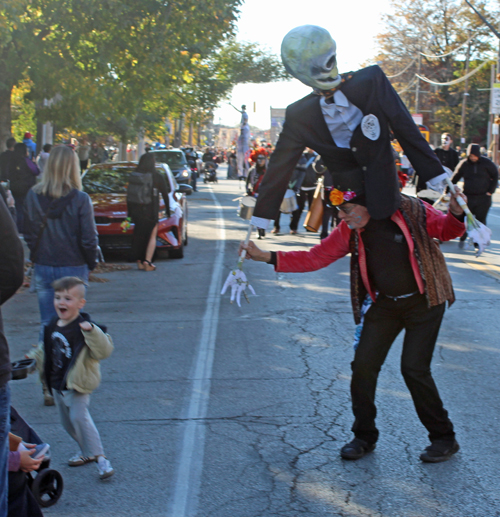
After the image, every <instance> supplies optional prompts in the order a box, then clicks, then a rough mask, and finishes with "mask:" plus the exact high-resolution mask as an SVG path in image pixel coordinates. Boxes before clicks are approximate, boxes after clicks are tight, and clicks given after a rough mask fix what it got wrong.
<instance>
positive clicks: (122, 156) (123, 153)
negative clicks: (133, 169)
mask: <svg viewBox="0 0 500 517" xmlns="http://www.w3.org/2000/svg"><path fill="white" fill-rule="evenodd" d="M118 160H119V161H120V162H125V161H127V142H126V141H125V142H120V144H119V146H118Z"/></svg>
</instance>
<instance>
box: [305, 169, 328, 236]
mask: <svg viewBox="0 0 500 517" xmlns="http://www.w3.org/2000/svg"><path fill="white" fill-rule="evenodd" d="M322 222H323V178H320V179H319V180H318V184H317V186H316V190H315V191H314V197H313V202H312V204H311V206H310V208H309V212H307V215H306V219H305V221H304V228H305V229H306V230H307V231H308V232H318V231H319V229H320V228H321V224H322Z"/></svg>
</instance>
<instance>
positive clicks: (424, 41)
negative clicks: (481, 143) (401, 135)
mask: <svg viewBox="0 0 500 517" xmlns="http://www.w3.org/2000/svg"><path fill="white" fill-rule="evenodd" d="M392 9H393V12H392V14H390V15H386V16H385V18H384V22H385V25H386V31H384V32H383V33H382V34H379V35H378V37H377V41H378V44H379V48H380V51H379V53H378V54H377V56H376V57H375V60H376V61H377V62H379V63H380V64H381V66H382V68H383V70H384V71H385V72H386V74H387V75H388V76H389V78H390V80H391V82H392V84H393V86H394V87H395V89H396V90H397V91H398V92H400V95H401V96H402V98H403V100H404V101H405V102H406V104H407V106H408V107H409V108H410V110H412V111H414V110H415V107H416V105H417V97H418V108H419V109H418V111H419V112H420V113H423V115H424V123H425V124H426V125H427V126H429V128H430V129H431V131H439V132H441V131H450V132H451V133H454V134H455V135H458V134H459V132H460V119H461V109H462V99H463V91H464V83H458V84H455V85H450V86H439V85H437V84H432V83H427V82H424V81H421V80H420V81H419V80H418V79H417V78H416V74H419V75H420V76H423V77H426V78H428V79H430V80H431V81H432V82H433V83H444V82H450V81H452V80H455V79H458V78H460V77H463V75H464V69H465V56H466V53H467V46H468V44H469V43H470V59H471V61H470V69H471V70H473V69H474V68H475V67H477V66H479V65H480V64H481V63H482V62H483V61H484V60H485V59H487V58H488V56H490V55H492V53H493V52H492V50H493V48H494V45H495V44H496V41H495V40H494V39H492V38H491V33H490V31H489V29H488V28H487V27H485V26H484V24H483V23H482V22H481V20H479V18H478V17H477V16H476V15H475V14H474V13H473V12H471V10H470V9H469V8H468V6H466V5H464V4H463V3H462V2H460V1H459V0H425V1H424V0H403V1H402V2H398V3H396V2H393V4H392ZM497 14H498V13H495V12H491V17H492V18H494V17H495V16H497ZM433 56H440V57H437V58H436V57H433ZM417 81H418V84H417ZM486 88H489V69H488V68H484V69H482V70H481V71H480V72H478V73H477V74H476V75H474V76H473V77H472V78H471V79H470V82H469V94H470V96H469V97H468V103H467V113H466V115H467V126H466V128H467V132H466V138H467V139H468V140H470V139H472V138H475V139H476V140H477V139H481V138H482V137H484V132H485V128H486V127H487V118H488V100H489V94H488V92H483V91H479V90H478V89H486Z"/></svg>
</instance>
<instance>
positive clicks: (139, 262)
mask: <svg viewBox="0 0 500 517" xmlns="http://www.w3.org/2000/svg"><path fill="white" fill-rule="evenodd" d="M137 269H140V270H141V271H144V264H143V263H142V262H141V261H140V260H138V261H137Z"/></svg>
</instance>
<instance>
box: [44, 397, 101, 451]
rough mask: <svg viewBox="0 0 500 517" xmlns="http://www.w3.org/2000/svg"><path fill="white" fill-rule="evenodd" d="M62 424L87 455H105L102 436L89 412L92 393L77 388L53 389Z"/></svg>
mask: <svg viewBox="0 0 500 517" xmlns="http://www.w3.org/2000/svg"><path fill="white" fill-rule="evenodd" d="M53 394H54V400H55V402H56V406H57V409H58V410H59V415H60V417H61V424H62V426H63V427H64V429H66V431H67V432H68V434H69V435H70V436H71V438H73V439H74V440H75V441H76V442H77V443H78V445H79V446H80V449H81V451H82V455H83V456H85V457H90V456H104V451H103V448H102V443H101V437H100V436H99V432H98V431H97V428H96V426H95V424H94V421H93V420H92V417H91V416H90V413H89V404H90V395H88V394H87V395H86V394H83V393H78V392H77V391H75V390H65V391H63V392H61V393H59V392H57V391H55V390H54V391H53Z"/></svg>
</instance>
